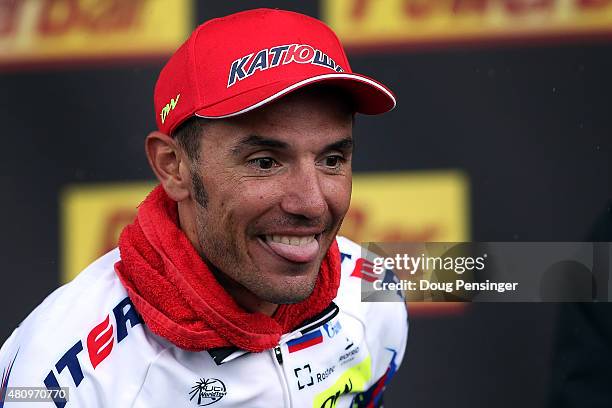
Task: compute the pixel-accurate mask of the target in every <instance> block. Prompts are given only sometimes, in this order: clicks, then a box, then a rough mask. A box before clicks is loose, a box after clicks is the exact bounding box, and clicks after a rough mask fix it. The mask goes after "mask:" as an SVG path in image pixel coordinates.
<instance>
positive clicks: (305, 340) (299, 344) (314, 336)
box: [287, 329, 323, 353]
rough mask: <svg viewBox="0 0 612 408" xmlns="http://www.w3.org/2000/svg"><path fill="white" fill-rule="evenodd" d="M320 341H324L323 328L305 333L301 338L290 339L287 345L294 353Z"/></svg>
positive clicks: (290, 351)
mask: <svg viewBox="0 0 612 408" xmlns="http://www.w3.org/2000/svg"><path fill="white" fill-rule="evenodd" d="M319 343H323V335H322V334H321V330H320V329H317V330H315V331H312V332H310V333H307V334H305V335H303V336H302V337H300V338H299V339H294V340H291V341H288V342H287V347H289V353H294V352H296V351H300V350H304V349H305V348H308V347H312V346H314V345H315V344H319Z"/></svg>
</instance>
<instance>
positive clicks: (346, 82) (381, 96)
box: [195, 72, 396, 119]
mask: <svg viewBox="0 0 612 408" xmlns="http://www.w3.org/2000/svg"><path fill="white" fill-rule="evenodd" d="M317 83H326V84H333V85H335V86H338V87H340V88H343V89H345V90H346V91H347V92H348V93H349V94H350V95H351V96H352V98H353V102H354V108H355V111H356V112H358V113H363V114H366V115H378V114H381V113H385V112H388V111H390V110H392V109H393V108H395V104H396V102H395V96H394V95H393V93H392V92H391V91H390V90H389V89H387V87H385V86H384V85H382V84H381V83H379V82H377V81H375V80H373V79H372V78H368V77H366V76H365V75H359V74H349V73H345V72H337V73H331V74H324V75H317V76H314V77H310V78H307V79H303V80H300V81H291V80H286V81H276V82H273V83H270V84H266V85H265V86H261V87H258V88H255V89H251V90H249V91H246V92H243V93H241V94H239V95H235V96H232V97H230V98H228V99H225V100H223V101H220V102H217V103H215V104H213V105H210V106H207V107H204V108H201V109H199V110H198V111H196V112H195V115H196V116H199V117H202V118H208V119H221V118H228V117H232V116H237V115H241V114H243V113H246V112H249V111H251V110H253V109H257V108H259V107H261V106H264V105H266V104H268V103H270V102H272V101H275V100H276V99H279V98H281V97H282V96H284V95H287V94H288V93H291V92H294V91H296V90H298V89H301V88H304V87H305V86H309V85H313V84H317Z"/></svg>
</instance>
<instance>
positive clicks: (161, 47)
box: [0, 0, 193, 65]
mask: <svg viewBox="0 0 612 408" xmlns="http://www.w3.org/2000/svg"><path fill="white" fill-rule="evenodd" d="M192 9H193V5H192V1H191V0H9V1H0V65H2V64H16V63H17V64H19V63H30V62H34V63H36V62H47V61H60V62H61V61H66V62H68V61H71V60H74V59H79V60H81V59H88V58H96V57H98V58H100V57H104V58H107V57H118V58H139V57H147V56H163V55H166V54H170V53H172V52H173V51H174V50H175V49H176V48H178V46H179V45H180V44H181V42H183V41H184V40H185V39H186V38H187V36H188V35H189V32H190V30H191V29H192V27H193V22H192V12H193V11H192Z"/></svg>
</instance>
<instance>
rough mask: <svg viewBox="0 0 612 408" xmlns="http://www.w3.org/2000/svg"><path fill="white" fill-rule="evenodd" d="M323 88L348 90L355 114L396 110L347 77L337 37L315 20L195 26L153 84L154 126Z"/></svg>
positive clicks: (280, 17)
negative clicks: (325, 85)
mask: <svg viewBox="0 0 612 408" xmlns="http://www.w3.org/2000/svg"><path fill="white" fill-rule="evenodd" d="M322 82H325V83H333V84H334V85H337V86H339V87H342V88H344V89H346V90H347V91H348V92H349V94H350V95H351V96H352V97H353V101H354V106H355V111H356V112H359V113H365V114H370V115H376V114H379V113H384V112H387V111H390V110H391V109H393V108H394V107H395V97H394V96H393V93H392V92H391V91H390V90H389V89H387V88H386V87H385V86H384V85H382V84H380V83H379V82H377V81H375V80H373V79H371V78H368V77H366V76H364V75H359V74H355V73H353V72H352V71H351V67H350V65H349V63H348V60H347V58H346V54H345V53H344V49H343V48H342V45H341V44H340V41H339V40H338V37H336V34H335V33H334V32H333V31H332V30H331V29H330V28H329V27H328V26H326V25H325V24H323V23H322V22H321V21H319V20H317V19H314V18H312V17H308V16H305V15H303V14H299V13H294V12H290V11H284V10H271V9H257V10H249V11H243V12H240V13H236V14H232V15H229V16H227V17H223V18H217V19H214V20H210V21H207V22H206V23H204V24H202V25H200V26H199V27H198V28H197V29H196V30H195V31H194V32H193V33H192V34H191V36H190V37H189V39H188V40H187V41H186V42H185V43H183V45H181V47H180V48H179V49H178V50H177V51H176V52H175V53H174V55H172V57H170V60H169V61H168V63H167V64H166V66H164V68H163V69H162V71H161V73H160V75H159V78H158V80H157V84H156V86H155V96H154V99H155V112H156V116H157V126H158V128H159V130H160V131H161V132H163V133H165V134H171V133H172V131H173V130H174V129H176V128H177V126H178V125H180V124H181V123H182V122H184V121H185V120H186V119H188V118H189V117H191V116H194V115H197V116H200V117H203V118H212V119H214V118H226V117H230V116H236V115H240V114H242V113H245V112H248V111H250V110H252V109H255V108H258V107H260V106H262V105H264V104H266V103H268V102H271V101H273V100H275V99H278V98H280V97H282V96H283V95H286V94H287V93H289V92H292V91H295V90H296V89H299V88H302V87H304V86H307V85H310V84H313V83H322Z"/></svg>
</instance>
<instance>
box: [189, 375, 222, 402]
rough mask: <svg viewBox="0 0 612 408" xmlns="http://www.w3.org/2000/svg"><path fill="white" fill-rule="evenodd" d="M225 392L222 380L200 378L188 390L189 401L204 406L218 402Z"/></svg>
mask: <svg viewBox="0 0 612 408" xmlns="http://www.w3.org/2000/svg"><path fill="white" fill-rule="evenodd" d="M226 394H227V390H226V389H225V384H223V381H221V380H219V379H217V378H200V380H199V381H198V382H196V384H195V385H194V386H193V387H191V391H189V395H190V398H189V401H193V402H195V403H196V404H197V405H198V407H205V406H207V405H211V404H214V403H215V402H218V401H219V400H220V399H221V398H223V397H225V395H226Z"/></svg>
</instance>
